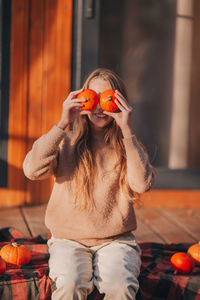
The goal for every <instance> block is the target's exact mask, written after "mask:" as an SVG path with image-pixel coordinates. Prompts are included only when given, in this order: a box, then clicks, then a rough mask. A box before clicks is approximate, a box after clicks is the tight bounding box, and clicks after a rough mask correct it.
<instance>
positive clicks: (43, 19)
mask: <svg viewBox="0 0 200 300" xmlns="http://www.w3.org/2000/svg"><path fill="white" fill-rule="evenodd" d="M10 9H11V12H10V13H11V37H10V76H9V80H10V85H9V113H8V139H7V181H6V184H4V186H3V187H0V205H1V206H11V205H22V204H25V203H31V204H37V203H42V202H47V201H48V198H49V195H50V190H51V186H52V179H50V180H45V181H42V182H31V181H29V180H27V179H26V178H25V176H24V174H23V171H22V163H23V160H24V158H25V155H26V153H27V151H29V150H30V149H31V146H32V143H33V141H34V140H35V139H37V138H38V137H39V136H41V135H42V134H44V133H45V132H47V131H48V130H49V129H50V128H51V127H52V126H53V125H54V124H56V122H58V120H59V117H60V114H61V111H62V102H63V101H64V100H65V98H66V96H67V94H68V93H69V91H70V84H71V36H72V0H68V1H65V0H59V1H57V0H29V1H25V0H17V1H12V2H11V6H10ZM5 176H6V173H5Z"/></svg>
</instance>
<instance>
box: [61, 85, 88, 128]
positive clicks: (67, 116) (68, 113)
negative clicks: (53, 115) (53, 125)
mask: <svg viewBox="0 0 200 300" xmlns="http://www.w3.org/2000/svg"><path fill="white" fill-rule="evenodd" d="M81 91H83V89H80V90H77V91H73V92H71V93H70V94H69V96H68V97H67V99H66V100H65V101H64V102H63V110H62V115H61V119H60V121H59V122H58V125H57V126H58V127H60V128H62V129H65V128H66V127H67V126H68V125H69V124H70V123H71V122H73V121H74V120H75V119H76V118H78V117H79V116H80V115H87V114H89V113H90V112H89V111H86V110H82V109H81V107H83V105H82V104H81V102H83V99H77V98H76V96H77V95H78V94H79V93H80V92H81Z"/></svg>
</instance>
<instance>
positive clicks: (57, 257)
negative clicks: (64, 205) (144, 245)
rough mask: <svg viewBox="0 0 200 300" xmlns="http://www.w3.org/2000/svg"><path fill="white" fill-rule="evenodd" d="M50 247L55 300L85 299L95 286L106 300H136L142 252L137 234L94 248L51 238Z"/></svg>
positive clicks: (50, 267)
mask: <svg viewBox="0 0 200 300" xmlns="http://www.w3.org/2000/svg"><path fill="white" fill-rule="evenodd" d="M48 246H49V253H50V258H49V269H50V273H49V276H50V278H51V280H52V281H53V282H52V300H61V299H62V300H64V299H65V300H85V299H87V296H88V295H89V294H90V293H91V292H92V290H93V289H94V286H96V287H97V289H98V290H99V292H100V293H102V294H105V297H104V299H106V300H111V299H112V300H122V299H123V300H125V299H129V300H133V299H135V295H136V293H137V291H138V288H139V284H138V280H137V278H138V276H139V273H140V266H141V250H140V247H139V246H138V244H137V243H136V241H135V237H134V235H132V234H129V235H126V236H124V237H120V238H118V239H116V240H114V241H112V242H106V243H104V244H101V245H99V246H93V247H86V246H84V245H82V244H80V243H78V242H75V241H71V240H66V239H57V238H54V237H52V238H51V239H50V240H49V241H48Z"/></svg>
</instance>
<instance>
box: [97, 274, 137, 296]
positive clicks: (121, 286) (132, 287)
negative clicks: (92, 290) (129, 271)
mask: <svg viewBox="0 0 200 300" xmlns="http://www.w3.org/2000/svg"><path fill="white" fill-rule="evenodd" d="M97 287H98V289H99V291H100V293H104V294H105V295H107V296H109V297H110V298H113V299H116V300H117V299H135V296H136V294H137V291H138V289H139V282H138V279H137V278H136V277H135V276H133V277H132V278H128V279H123V278H122V277H113V278H112V280H110V282H109V281H107V282H104V281H101V282H98V283H97Z"/></svg>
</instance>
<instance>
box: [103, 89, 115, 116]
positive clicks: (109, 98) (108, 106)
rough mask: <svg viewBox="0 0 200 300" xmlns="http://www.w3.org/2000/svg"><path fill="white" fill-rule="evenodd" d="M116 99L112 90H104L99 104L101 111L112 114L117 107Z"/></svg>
mask: <svg viewBox="0 0 200 300" xmlns="http://www.w3.org/2000/svg"><path fill="white" fill-rule="evenodd" d="M116 99H117V98H116V97H115V91H114V90H106V91H104V92H103V93H101V95H100V100H99V104H100V106H101V108H102V109H103V110H105V111H108V112H113V111H115V110H117V109H118V106H117V104H116V103H115V100H116Z"/></svg>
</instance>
